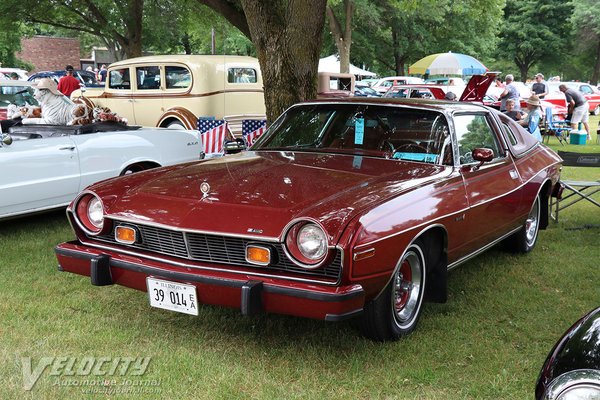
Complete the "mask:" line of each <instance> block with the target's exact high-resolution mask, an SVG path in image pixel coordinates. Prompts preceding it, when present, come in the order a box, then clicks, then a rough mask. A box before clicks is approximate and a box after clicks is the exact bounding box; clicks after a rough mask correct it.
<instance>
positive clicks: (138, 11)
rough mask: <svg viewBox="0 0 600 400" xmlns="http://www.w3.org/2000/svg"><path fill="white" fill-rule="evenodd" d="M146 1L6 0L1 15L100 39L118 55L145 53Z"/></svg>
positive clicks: (2, 4)
mask: <svg viewBox="0 0 600 400" xmlns="http://www.w3.org/2000/svg"><path fill="white" fill-rule="evenodd" d="M143 11H144V0H94V1H91V0H3V1H2V2H1V3H0V15H4V16H8V15H10V16H13V17H14V16H19V18H21V19H22V21H23V22H26V23H29V24H31V23H34V24H46V25H49V26H53V27H57V28H62V29H66V30H69V31H72V32H74V35H77V34H79V33H88V34H90V35H94V36H96V37H97V38H99V39H100V40H101V41H102V42H103V43H104V44H105V45H106V47H108V49H109V50H111V51H112V52H113V54H114V55H115V56H116V57H117V58H122V57H125V56H126V57H135V56H140V55H141V54H142V16H143Z"/></svg>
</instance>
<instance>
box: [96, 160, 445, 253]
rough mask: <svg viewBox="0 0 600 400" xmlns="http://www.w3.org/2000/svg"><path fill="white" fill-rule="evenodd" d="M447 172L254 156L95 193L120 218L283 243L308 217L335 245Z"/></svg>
mask: <svg viewBox="0 0 600 400" xmlns="http://www.w3.org/2000/svg"><path fill="white" fill-rule="evenodd" d="M449 173H450V172H449V168H447V167H443V166H434V165H428V164H422V163H415V162H403V161H398V160H386V159H378V158H371V157H360V156H349V155H332V154H319V153H294V152H251V151H249V152H245V153H241V154H237V155H232V156H226V157H222V158H216V159H211V160H207V161H203V162H199V163H191V164H186V165H183V166H176V167H173V168H166V169H163V170H162V171H160V170H158V172H157V171H154V172H152V171H149V173H148V174H145V173H141V174H134V175H132V176H131V177H128V178H125V179H116V180H111V181H107V182H105V183H101V184H99V185H97V187H94V186H93V187H92V188H91V189H92V190H94V191H95V192H96V193H98V194H99V195H100V196H101V197H102V199H103V202H104V206H105V209H106V211H107V213H108V214H110V215H112V216H114V217H115V218H117V219H119V218H122V219H131V220H136V221H140V222H143V221H147V222H148V223H151V224H161V225H167V226H172V227H175V228H179V229H186V230H188V229H189V230H201V231H208V232H217V233H227V234H235V235H252V236H257V235H258V236H260V237H265V238H267V237H268V238H281V235H282V234H283V233H284V231H285V227H286V226H287V225H288V224H289V223H290V222H291V221H293V220H296V219H299V218H308V219H312V220H315V221H319V222H320V223H321V224H322V225H323V227H324V228H325V229H326V231H327V232H330V233H331V232H334V233H335V234H330V240H331V241H332V242H335V241H337V239H338V237H337V236H336V235H339V234H340V233H341V231H342V227H343V226H344V224H346V223H347V222H348V221H349V219H351V218H352V217H353V216H354V215H356V214H357V213H360V212H361V211H362V210H364V209H365V208H367V207H370V206H372V205H374V204H377V203H380V202H381V201H383V200H385V199H387V198H389V197H392V196H395V195H397V194H399V193H401V192H403V191H407V190H410V189H411V188H414V187H416V186H420V185H423V184H425V183H427V182H431V181H434V180H437V179H441V178H443V177H445V176H447V175H448V174H449ZM135 175H139V176H138V177H136V176H135ZM202 190H204V191H205V192H206V193H203V192H202Z"/></svg>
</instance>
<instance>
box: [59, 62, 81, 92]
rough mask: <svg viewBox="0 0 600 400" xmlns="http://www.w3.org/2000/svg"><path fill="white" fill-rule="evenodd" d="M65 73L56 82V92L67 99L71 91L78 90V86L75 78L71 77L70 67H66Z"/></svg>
mask: <svg viewBox="0 0 600 400" xmlns="http://www.w3.org/2000/svg"><path fill="white" fill-rule="evenodd" d="M65 71H66V73H67V74H66V75H65V76H63V77H62V78H60V80H59V81H58V91H59V92H61V93H62V94H64V95H65V96H67V97H69V96H71V93H73V91H75V90H77V89H79V87H80V84H79V81H78V80H77V78H75V77H74V76H73V66H72V65H67V66H66V67H65Z"/></svg>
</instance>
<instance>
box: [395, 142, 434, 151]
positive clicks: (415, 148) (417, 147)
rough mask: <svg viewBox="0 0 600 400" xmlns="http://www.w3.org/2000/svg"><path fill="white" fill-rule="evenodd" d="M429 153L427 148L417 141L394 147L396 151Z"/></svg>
mask: <svg viewBox="0 0 600 400" xmlns="http://www.w3.org/2000/svg"><path fill="white" fill-rule="evenodd" d="M397 151H399V152H407V153H427V149H426V148H425V147H423V146H421V145H420V144H417V143H405V144H401V145H400V146H398V147H396V148H395V149H394V152H397Z"/></svg>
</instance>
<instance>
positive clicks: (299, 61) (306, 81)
mask: <svg viewBox="0 0 600 400" xmlns="http://www.w3.org/2000/svg"><path fill="white" fill-rule="evenodd" d="M241 4H242V7H243V9H244V13H245V15H246V21H247V22H248V27H249V29H250V34H251V38H252V42H253V43H254V45H255V46H256V52H257V55H258V60H259V63H260V68H261V72H262V77H263V83H264V90H265V105H266V108H267V119H268V121H269V122H273V121H274V120H275V119H276V118H277V117H278V116H279V114H281V113H282V112H283V111H284V110H285V109H286V108H288V107H289V106H291V105H292V104H294V103H297V102H299V101H304V100H309V99H313V98H315V97H316V94H317V67H318V63H319V50H320V49H321V40H322V32H323V25H324V23H325V6H326V0H302V1H292V0H290V1H285V2H284V1H281V0H241Z"/></svg>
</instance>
